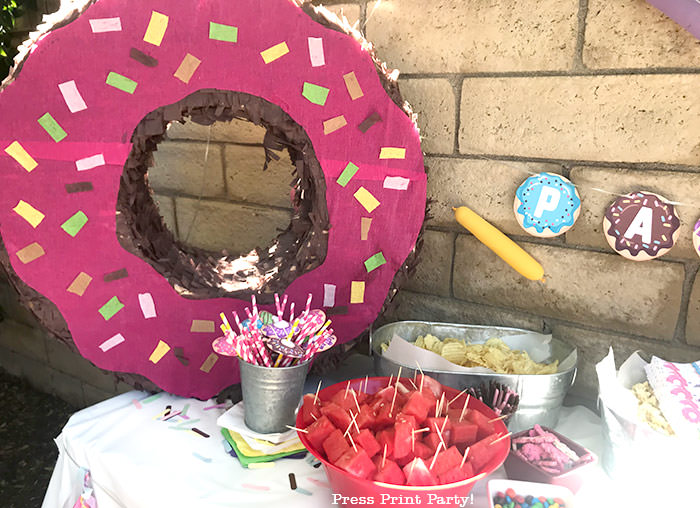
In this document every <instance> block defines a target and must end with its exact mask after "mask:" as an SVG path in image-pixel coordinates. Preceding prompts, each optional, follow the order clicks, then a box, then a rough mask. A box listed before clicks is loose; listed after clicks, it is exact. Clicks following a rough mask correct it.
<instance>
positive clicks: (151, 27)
mask: <svg viewBox="0 0 700 508" xmlns="http://www.w3.org/2000/svg"><path fill="white" fill-rule="evenodd" d="M168 19H169V18H168V16H166V15H165V14H161V13H160V12H156V11H153V12H151V21H149V22H148V28H147V29H146V35H144V36H143V40H144V41H146V42H148V43H149V44H153V45H155V46H160V43H161V42H163V37H164V36H165V30H167V28H168Z"/></svg>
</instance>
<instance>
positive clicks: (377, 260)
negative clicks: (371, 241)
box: [365, 252, 386, 273]
mask: <svg viewBox="0 0 700 508" xmlns="http://www.w3.org/2000/svg"><path fill="white" fill-rule="evenodd" d="M385 263H386V259H384V254H382V253H381V252H377V253H376V254H375V255H374V256H372V257H370V258H369V259H367V261H365V268H367V273H369V272H371V271H372V270H376V269H377V268H379V267H380V266H382V265H383V264H385Z"/></svg>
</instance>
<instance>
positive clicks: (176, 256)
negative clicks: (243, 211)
mask: <svg viewBox="0 0 700 508" xmlns="http://www.w3.org/2000/svg"><path fill="white" fill-rule="evenodd" d="M234 118H235V119H240V120H247V121H250V122H253V123H255V124H256V125H260V126H263V127H265V129H266V134H265V138H264V139H263V145H264V149H265V155H266V163H265V167H266V166H267V163H269V162H270V161H271V160H273V159H278V158H279V157H280V156H281V155H283V154H279V155H278V153H277V152H278V151H280V150H285V151H287V152H288V153H289V157H290V160H291V161H292V163H293V164H294V167H295V170H294V175H291V174H290V177H289V178H290V180H293V186H292V189H293V199H292V203H291V205H292V207H293V209H294V211H293V213H292V217H291V222H290V224H289V226H288V227H287V228H286V229H285V230H284V231H283V232H281V233H280V234H279V235H278V236H277V237H276V238H275V239H274V240H272V241H271V244H270V245H269V246H268V247H267V248H259V249H256V251H255V252H251V253H241V254H240V255H239V253H232V254H230V255H229V254H227V253H224V255H222V253H221V252H218V253H216V252H210V251H208V250H205V249H202V248H197V247H194V246H191V245H186V244H184V243H183V242H181V241H178V240H176V239H175V238H174V235H173V234H172V232H171V231H170V230H169V229H168V228H167V226H166V225H165V223H164V221H163V220H162V218H161V217H160V213H159V211H158V207H157V205H156V203H155V202H154V200H153V193H152V191H151V189H150V186H149V183H148V178H147V174H148V170H149V168H150V167H151V166H152V165H153V153H154V152H156V151H157V146H158V144H159V143H160V142H161V141H162V140H163V139H164V137H165V135H166V130H167V127H168V124H169V123H171V122H175V121H192V122H195V123H197V124H200V125H211V124H213V123H214V122H228V121H231V120H232V119H234ZM265 167H262V168H260V169H261V170H264V169H265ZM325 194H326V184H325V179H324V177H323V171H322V170H321V166H320V164H319V162H318V160H317V159H316V156H315V154H314V151H313V147H312V146H311V142H310V140H309V137H308V135H307V134H306V133H305V132H304V129H303V128H302V127H301V126H300V125H299V124H297V123H296V122H295V121H294V120H292V119H291V118H290V117H289V115H287V114H286V113H285V112H284V111H282V110H281V109H280V108H279V106H276V105H274V104H271V103H269V102H267V101H265V100H264V99H261V98H259V97H254V96H251V95H248V94H244V93H238V92H229V91H220V90H202V91H198V92H195V93H194V94H192V95H189V96H188V97H186V98H185V99H183V100H181V101H179V102H177V103H175V104H171V105H168V106H164V107H161V108H158V109H157V110H155V111H153V112H151V113H149V114H148V115H146V117H145V118H144V119H143V120H142V121H141V122H140V123H139V125H138V126H137V128H136V129H135V131H134V134H133V136H132V150H131V153H130V154H129V158H128V159H127V161H126V164H125V166H124V174H123V175H122V179H121V185H120V188H119V197H118V199H117V212H118V213H117V220H118V223H117V232H118V238H119V243H120V244H121V246H122V247H123V248H124V249H125V250H127V251H129V252H131V253H132V254H134V255H136V256H138V257H140V258H141V259H143V260H144V261H146V262H147V263H148V264H150V265H151V266H152V267H153V268H154V269H155V270H156V271H157V272H158V273H160V274H161V275H162V276H163V277H165V279H166V280H167V281H168V282H169V283H170V285H171V286H172V287H173V288H174V289H175V290H176V291H177V292H178V294H180V295H181V296H183V297H185V298H192V299H206V298H216V297H228V298H240V299H243V300H245V299H249V298H250V295H251V294H255V295H256V296H257V298H258V301H259V302H260V303H261V304H272V303H273V300H272V295H273V293H284V291H285V290H286V288H287V286H288V285H289V284H290V283H291V282H292V281H293V280H294V279H296V278H297V277H299V276H301V275H303V274H304V273H306V272H308V271H310V270H313V269H315V268H317V267H318V266H319V265H320V264H321V263H322V262H323V261H324V260H325V257H326V252H327V249H328V230H329V222H328V208H327V206H326V200H325Z"/></svg>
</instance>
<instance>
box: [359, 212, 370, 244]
mask: <svg viewBox="0 0 700 508" xmlns="http://www.w3.org/2000/svg"><path fill="white" fill-rule="evenodd" d="M370 227H372V219H371V218H370V217H362V220H361V222H360V240H367V237H368V236H369V228H370Z"/></svg>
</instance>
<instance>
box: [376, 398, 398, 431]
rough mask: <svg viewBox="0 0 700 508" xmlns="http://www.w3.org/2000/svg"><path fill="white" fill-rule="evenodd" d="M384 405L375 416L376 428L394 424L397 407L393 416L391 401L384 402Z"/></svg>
mask: <svg viewBox="0 0 700 508" xmlns="http://www.w3.org/2000/svg"><path fill="white" fill-rule="evenodd" d="M382 404H383V405H382V406H380V407H379V409H378V410H377V413H376V416H375V417H374V428H375V429H381V428H384V427H387V426H389V425H392V424H393V423H394V416H396V409H394V413H393V416H390V415H389V409H391V403H389V404H387V403H385V402H384V403H382Z"/></svg>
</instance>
